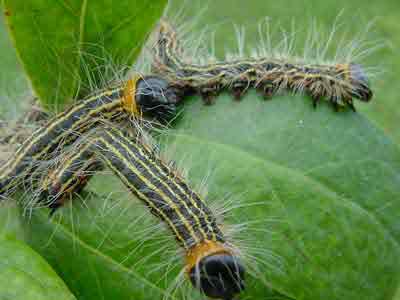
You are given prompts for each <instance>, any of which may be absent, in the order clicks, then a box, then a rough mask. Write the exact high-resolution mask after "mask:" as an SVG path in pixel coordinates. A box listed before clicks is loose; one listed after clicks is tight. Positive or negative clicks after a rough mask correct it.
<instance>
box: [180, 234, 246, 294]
mask: <svg viewBox="0 0 400 300" xmlns="http://www.w3.org/2000/svg"><path fill="white" fill-rule="evenodd" d="M186 265H187V273H188V276H189V278H190V281H191V283H192V284H193V286H194V287H196V288H198V289H199V290H200V291H201V292H202V293H203V294H205V295H206V296H207V297H210V298H215V299H224V300H231V299H233V298H234V296H235V295H236V294H239V293H240V292H241V291H243V290H244V288H245V285H244V278H245V268H244V266H243V265H242V263H241V262H240V261H239V259H238V258H237V257H235V256H234V255H232V254H231V253H230V252H229V251H228V250H227V249H225V247H224V246H223V245H222V244H220V243H218V242H213V241H204V242H203V243H201V244H200V245H197V246H195V247H193V249H191V250H190V251H189V253H188V255H187V264H186Z"/></svg>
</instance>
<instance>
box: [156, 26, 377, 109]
mask: <svg viewBox="0 0 400 300" xmlns="http://www.w3.org/2000/svg"><path fill="white" fill-rule="evenodd" d="M153 51H154V63H153V70H154V71H155V72H156V73H158V74H160V75H161V76H163V77H165V78H167V79H168V80H169V81H171V82H173V83H174V84H176V85H177V86H179V87H181V88H182V89H184V90H186V91H187V92H188V93H193V92H196V93H200V94H201V95H202V96H203V99H205V100H208V101H207V102H209V99H208V98H213V97H214V96H216V95H217V94H218V93H220V92H221V91H223V90H229V91H232V92H233V94H234V96H235V97H236V98H238V99H239V98H240V97H241V96H242V95H243V94H244V93H245V92H246V91H247V90H248V89H249V88H256V89H258V90H260V91H262V92H263V94H264V96H267V97H270V96H272V95H274V94H275V93H277V92H279V91H281V90H290V91H293V92H295V93H306V94H309V95H310V96H312V97H313V99H316V101H317V100H318V99H319V98H323V97H325V98H327V99H328V100H329V101H330V102H332V103H333V104H334V105H335V107H336V106H350V107H351V108H354V107H353V102H352V99H353V98H357V99H360V100H362V101H369V100H370V99H371V97H372V91H371V90H370V88H369V84H368V79H367V77H366V74H365V72H364V70H363V69H362V67H361V66H360V65H358V64H352V63H347V64H332V65H328V64H327V65H321V64H314V65H313V64H305V63H302V62H294V63H290V62H288V61H284V60H280V59H272V58H245V59H238V60H234V61H223V62H218V63H212V64H206V65H195V64H191V63H188V62H186V61H184V59H183V58H182V56H183V55H182V51H181V50H180V46H179V41H178V40H177V33H176V32H175V30H174V28H173V27H172V26H171V25H170V24H169V23H168V22H166V21H162V22H161V24H160V27H159V32H158V38H157V43H156V45H155V47H154V48H153Z"/></svg>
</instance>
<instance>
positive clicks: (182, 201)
mask: <svg viewBox="0 0 400 300" xmlns="http://www.w3.org/2000/svg"><path fill="white" fill-rule="evenodd" d="M118 134H119V133H118ZM108 135H109V136H111V135H110V134H108ZM121 136H122V135H121ZM122 137H123V136H122ZM111 138H113V137H111ZM123 138H124V137H123ZM113 139H114V140H115V138H113ZM120 144H121V146H122V147H123V148H124V149H125V151H127V152H128V153H129V154H130V155H131V156H132V157H135V159H136V160H137V161H138V162H139V163H140V165H141V166H142V167H143V168H144V169H146V171H147V172H149V173H150V174H151V175H152V176H153V178H155V179H158V180H159V181H160V182H161V184H162V185H163V186H164V187H165V188H166V189H167V190H168V191H169V192H170V193H171V194H172V195H174V196H175V198H176V199H178V200H179V202H180V203H181V204H183V206H184V207H185V209H186V210H187V211H188V213H189V214H190V215H191V216H192V217H193V218H194V220H195V222H196V225H197V226H198V228H199V229H200V231H201V234H202V235H203V238H204V239H207V234H206V233H205V232H204V230H203V228H202V226H201V222H200V219H199V218H198V216H197V215H196V214H195V213H193V211H192V210H191V209H190V208H189V206H188V205H187V203H186V202H185V201H184V199H182V198H181V197H179V196H178V195H176V194H175V192H174V191H173V190H172V189H171V188H170V187H169V186H168V184H167V183H165V182H164V181H163V180H162V179H161V178H158V176H156V174H154V173H153V172H152V171H151V169H150V168H149V167H148V166H147V165H146V164H145V163H143V162H142V161H141V160H140V158H139V157H137V156H136V155H135V153H133V152H132V151H130V149H129V148H128V147H127V146H126V145H124V144H123V143H120ZM131 145H132V146H133V147H135V149H136V150H137V151H138V152H140V153H141V154H142V156H143V157H145V158H147V155H146V154H145V153H144V152H143V151H142V150H141V149H140V147H137V146H136V145H134V144H131ZM146 162H147V163H148V164H150V165H152V166H154V167H155V168H156V169H158V170H159V171H160V173H161V174H164V175H165V173H164V172H162V171H161V168H159V166H158V165H157V164H156V163H153V162H151V161H150V160H149V159H147V161H146ZM166 177H167V178H168V176H166ZM170 179H171V182H172V183H173V184H174V180H172V178H170ZM176 186H177V185H176ZM157 192H159V194H160V195H164V196H165V197H168V196H167V195H165V194H164V193H163V192H162V191H160V190H159V189H158V188H157ZM168 198H169V197H168ZM188 198H189V197H188ZM169 199H171V198H169ZM171 201H172V199H171ZM172 202H173V201H172ZM191 202H192V201H191ZM192 204H193V203H192ZM199 211H201V210H200V209H199ZM189 224H190V223H189ZM191 232H192V233H193V234H194V231H193V230H192V229H191Z"/></svg>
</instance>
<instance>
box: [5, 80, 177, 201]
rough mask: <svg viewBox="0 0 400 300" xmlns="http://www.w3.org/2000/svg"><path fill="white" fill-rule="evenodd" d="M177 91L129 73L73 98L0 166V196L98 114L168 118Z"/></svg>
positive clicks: (92, 123) (117, 118) (92, 122)
mask: <svg viewBox="0 0 400 300" xmlns="http://www.w3.org/2000/svg"><path fill="white" fill-rule="evenodd" d="M176 103H177V92H176V90H175V88H172V87H170V86H169V85H168V83H167V82H166V81H165V80H163V79H161V78H159V77H155V76H145V77H140V76H133V77H132V78H131V79H129V80H128V81H126V82H125V83H124V84H122V85H120V86H117V87H115V88H112V89H107V90H103V91H101V92H99V93H97V94H96V95H94V96H92V97H88V98H87V99H85V100H82V101H80V102H77V103H76V104H75V105H74V106H72V107H71V108H70V109H68V110H66V111H64V112H62V113H60V114H58V115H57V116H55V117H54V118H53V119H52V120H50V121H49V122H48V123H47V125H46V126H43V127H41V128H39V129H38V130H36V131H35V132H34V133H33V134H32V135H31V136H30V137H29V138H28V139H27V140H26V141H25V142H24V143H23V144H22V146H21V147H20V148H19V149H18V150H17V151H16V153H15V155H14V156H13V157H12V158H11V159H10V160H9V161H8V162H7V163H6V164H5V165H4V166H3V167H2V168H1V169H0V196H1V195H3V194H5V193H7V192H10V191H12V190H13V189H14V188H15V186H16V185H17V184H18V181H17V179H21V178H23V176H19V175H21V174H23V173H29V170H30V169H32V168H34V164H35V161H36V162H38V161H41V160H46V159H48V158H49V156H51V154H52V153H53V152H56V150H57V149H58V147H61V146H64V145H67V144H71V143H72V142H74V141H75V140H76V139H77V138H78V136H79V134H82V133H84V132H86V131H88V130H90V129H91V128H94V127H95V126H97V125H98V121H99V120H100V119H101V118H105V119H108V120H111V121H115V122H117V121H120V120H124V119H127V118H129V116H138V115H141V114H142V113H143V114H146V115H148V116H151V117H154V118H158V119H159V120H168V119H170V118H171V117H173V116H174V114H175V110H176Z"/></svg>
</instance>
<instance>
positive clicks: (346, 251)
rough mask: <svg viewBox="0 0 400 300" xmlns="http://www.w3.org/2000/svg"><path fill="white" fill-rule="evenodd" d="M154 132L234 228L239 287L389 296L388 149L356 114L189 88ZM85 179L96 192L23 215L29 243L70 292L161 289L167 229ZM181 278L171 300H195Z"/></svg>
mask: <svg viewBox="0 0 400 300" xmlns="http://www.w3.org/2000/svg"><path fill="white" fill-rule="evenodd" d="M167 137H168V138H167V140H163V142H164V143H168V145H169V148H170V149H175V151H174V157H175V159H176V160H177V161H178V162H179V161H182V159H183V158H186V159H185V163H183V165H185V166H190V172H189V174H190V178H191V180H192V182H193V184H194V185H195V184H196V183H197V184H198V183H201V181H202V180H203V179H204V178H205V177H207V178H208V182H207V185H208V190H209V192H208V196H207V199H208V200H209V201H212V202H213V205H212V206H213V207H214V208H215V207H216V206H225V209H227V210H228V213H227V214H226V215H225V216H224V219H225V220H224V224H225V225H229V224H231V225H236V228H239V229H241V230H240V232H238V234H237V236H236V237H234V238H233V239H232V242H233V243H237V245H238V247H239V248H240V249H241V250H242V252H243V255H244V259H245V261H246V264H247V267H248V270H249V275H248V276H247V279H246V280H247V289H246V292H245V293H244V295H243V297H244V298H246V299H260V298H262V299H277V298H278V299H307V300H310V299H311V300H313V299H341V300H342V299H374V300H378V299H379V300H380V299H382V300H387V299H394V298H393V297H394V294H395V292H396V291H397V290H398V288H399V275H400V262H399V260H398V257H399V254H400V248H399V242H400V234H399V231H398V228H399V226H400V221H399V218H398V214H399V211H400V202H399V201H397V198H398V195H399V194H400V150H399V148H398V147H397V146H396V145H395V144H394V143H393V142H392V141H391V140H390V139H388V138H387V137H385V136H384V134H383V133H382V131H381V130H379V129H377V128H375V127H374V126H373V125H371V124H370V123H369V122H368V121H367V120H366V119H365V118H364V117H362V116H361V115H360V114H358V113H353V112H351V111H345V112H340V113H335V112H333V110H332V109H331V107H329V106H328V105H326V104H321V105H320V106H319V107H318V108H317V110H315V111H314V110H313V109H312V106H311V103H310V100H309V99H306V98H303V97H291V96H284V97H274V99H273V100H271V101H268V102H265V101H261V100H260V99H259V97H258V96H257V95H256V94H255V93H251V94H250V95H248V96H246V97H245V99H243V101H242V102H234V101H232V99H231V97H229V96H221V97H219V98H218V99H217V104H216V105H214V106H204V105H203V104H202V103H201V101H200V99H197V98H195V99H193V101H191V102H189V103H188V104H187V105H186V106H185V110H184V112H183V114H182V119H181V120H180V121H179V122H178V124H176V130H173V131H172V132H170V133H169V134H168V135H167ZM95 181H96V182H97V183H96V182H92V184H91V188H90V190H91V191H95V192H96V193H98V194H99V195H103V196H96V195H93V194H90V195H89V196H88V197H83V199H84V201H83V202H82V201H81V200H79V199H75V200H74V201H73V203H72V204H71V203H70V204H68V205H67V207H65V208H63V209H62V211H61V212H60V214H59V215H58V217H57V218H55V219H52V220H48V217H47V213H39V214H35V216H34V217H33V219H32V220H31V221H30V222H29V224H28V225H29V228H30V230H31V231H32V234H30V239H31V240H30V243H31V245H32V246H33V247H34V248H35V249H37V251H39V252H40V253H41V254H42V255H43V256H44V257H46V259H48V260H49V262H50V263H51V264H52V265H53V266H54V267H55V268H56V270H57V271H58V272H59V273H60V274H62V277H63V279H64V280H65V281H66V282H67V284H68V286H69V287H70V289H71V290H72V291H73V292H74V293H75V294H76V295H80V296H81V297H82V298H85V299H98V298H99V297H103V298H105V299H108V298H111V297H113V298H118V299H119V298H127V299H130V298H129V297H131V299H138V298H139V299H155V298H157V299H158V298H160V297H161V296H165V295H166V294H167V293H168V292H169V291H170V288H171V285H172V282H173V280H174V279H175V276H176V275H177V274H178V272H179V271H180V270H181V268H182V263H183V260H182V257H181V256H176V254H175V253H176V252H174V251H177V249H176V245H175V244H174V243H173V241H171V238H170V235H171V234H170V233H169V232H167V231H165V230H162V229H160V228H159V227H152V226H154V222H155V221H154V218H152V217H151V216H148V215H147V214H146V213H145V211H144V209H143V207H142V206H141V205H140V204H139V203H138V201H137V199H135V198H134V197H133V196H130V195H129V194H128V193H127V191H126V190H125V188H124V187H123V186H122V185H121V183H120V182H118V180H116V179H115V178H113V177H112V176H111V177H110V176H107V175H106V176H105V178H104V177H100V176H97V177H96V178H95ZM237 226H239V227H237ZM146 230H147V231H146ZM43 245H46V247H44V246H43ZM165 245H168V247H169V249H172V252H168V251H166V250H165V249H164V248H163V246H165ZM60 249H62V251H60ZM60 252H62V253H60ZM178 253H179V252H178ZM174 259H175V260H174ZM167 271H168V272H167ZM77 274H79V279H77V278H76V276H77ZM82 281H83V282H85V283H84V284H82ZM183 281H185V282H186V283H185V286H186V289H185V291H186V292H184V293H183V295H182V294H180V293H172V295H173V297H172V299H183V298H185V295H186V297H190V298H191V299H202V298H201V296H200V295H199V294H198V292H197V291H195V290H194V289H193V288H190V286H189V284H187V280H185V279H184V278H181V279H179V280H178V281H177V282H178V283H181V282H183ZM100 282H101V284H100ZM268 297H270V298H268Z"/></svg>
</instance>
